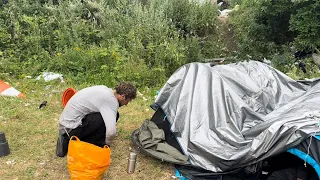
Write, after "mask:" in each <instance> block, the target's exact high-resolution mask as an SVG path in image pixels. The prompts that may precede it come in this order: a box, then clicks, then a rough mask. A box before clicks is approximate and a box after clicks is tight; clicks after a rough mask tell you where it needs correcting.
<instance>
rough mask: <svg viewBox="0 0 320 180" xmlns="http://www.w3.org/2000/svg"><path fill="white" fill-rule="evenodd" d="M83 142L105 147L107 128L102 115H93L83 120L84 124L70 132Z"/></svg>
mask: <svg viewBox="0 0 320 180" xmlns="http://www.w3.org/2000/svg"><path fill="white" fill-rule="evenodd" d="M69 135H70V137H71V136H77V137H78V138H79V139H80V140H81V141H84V142H88V143H91V144H94V145H96V146H100V147H103V146H104V145H105V137H106V126H105V124H104V121H103V118H102V116H101V114H100V113H98V112H97V113H91V114H88V115H86V116H85V117H84V118H83V119H82V124H81V125H80V126H78V127H77V128H75V129H72V130H71V131H70V132H69Z"/></svg>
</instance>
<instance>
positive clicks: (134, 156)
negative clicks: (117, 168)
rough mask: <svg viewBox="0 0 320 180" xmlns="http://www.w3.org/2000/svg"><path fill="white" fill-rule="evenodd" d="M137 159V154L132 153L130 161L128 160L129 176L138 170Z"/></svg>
mask: <svg viewBox="0 0 320 180" xmlns="http://www.w3.org/2000/svg"><path fill="white" fill-rule="evenodd" d="M136 159H137V153H136V152H130V154H129V159H128V169H127V172H128V173H129V174H132V173H134V170H135V168H136Z"/></svg>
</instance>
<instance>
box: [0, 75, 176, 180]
mask: <svg viewBox="0 0 320 180" xmlns="http://www.w3.org/2000/svg"><path fill="white" fill-rule="evenodd" d="M9 83H10V85H11V86H12V87H14V88H16V89H17V90H19V91H21V92H23V93H24V94H26V97H25V98H16V97H6V96H0V132H4V133H5V135H6V139H7V141H8V143H9V147H10V152H11V153H10V154H9V155H8V156H3V157H0V179H15V180H18V179H23V180H26V179H27V180H28V179H30V180H31V179H32V180H34V179H53V180H56V179H59V180H60V179H61V180H62V179H70V177H69V172H68V168H67V158H59V157H57V156H56V155H55V146H56V139H57V132H58V130H57V129H58V123H59V116H60V113H61V112H62V110H63V108H62V105H61V96H62V92H63V91H64V90H65V89H66V88H68V87H73V88H75V89H77V90H79V89H81V88H83V87H84V85H70V84H68V83H67V82H66V83H60V82H59V81H50V82H44V81H36V80H32V79H26V80H23V81H20V82H19V81H15V80H12V81H10V82H9ZM145 98H147V99H148V100H145ZM45 100H46V101H47V102H48V103H47V106H46V107H45V108H43V109H39V105H40V104H41V103H42V102H43V101H45ZM152 101H153V99H152V97H147V96H144V98H143V97H142V96H138V97H137V98H136V99H135V100H134V101H132V102H131V103H130V104H129V105H128V106H125V107H121V108H120V109H119V112H120V119H119V121H118V124H117V130H118V133H117V137H116V138H115V139H114V141H113V145H112V148H111V151H112V154H111V165H110V167H109V169H108V171H107V172H106V174H105V176H104V178H103V179H110V180H118V179H132V180H134V179H170V177H171V176H172V175H173V174H174V171H173V166H172V165H171V164H168V163H163V162H161V161H160V160H157V159H154V158H152V157H149V156H147V155H145V154H142V153H139V154H138V157H137V164H136V169H135V172H134V173H133V174H128V173H127V172H126V169H127V161H128V155H129V152H130V149H131V148H134V145H133V143H132V142H131V139H130V136H131V133H132V132H133V131H134V130H135V129H137V128H139V127H140V126H141V124H142V122H143V121H144V120H145V119H147V118H151V117H152V114H153V112H154V111H153V110H152V109H151V108H150V107H149V105H150V104H151V103H152Z"/></svg>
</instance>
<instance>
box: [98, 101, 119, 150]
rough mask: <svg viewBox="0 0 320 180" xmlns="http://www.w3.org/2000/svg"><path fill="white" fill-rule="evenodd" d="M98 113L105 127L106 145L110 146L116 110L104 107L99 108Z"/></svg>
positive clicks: (114, 129) (114, 127)
mask: <svg viewBox="0 0 320 180" xmlns="http://www.w3.org/2000/svg"><path fill="white" fill-rule="evenodd" d="M100 113H101V116H102V118H103V121H104V124H105V126H106V140H105V141H106V144H108V145H110V144H111V141H112V139H113V138H114V137H115V135H116V132H117V129H116V118H117V110H115V109H114V108H112V107H108V106H104V107H101V108H100Z"/></svg>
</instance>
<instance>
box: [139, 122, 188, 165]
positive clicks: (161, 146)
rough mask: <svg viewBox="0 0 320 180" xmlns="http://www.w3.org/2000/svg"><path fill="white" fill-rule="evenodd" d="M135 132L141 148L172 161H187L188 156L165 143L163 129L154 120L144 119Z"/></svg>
mask: <svg viewBox="0 0 320 180" xmlns="http://www.w3.org/2000/svg"><path fill="white" fill-rule="evenodd" d="M135 134H136V135H137V139H138V141H139V144H140V145H141V146H142V148H143V149H144V150H145V151H147V152H149V153H150V154H153V155H154V156H156V157H157V158H159V159H163V160H170V161H171V162H174V163H182V164H186V163H187V160H188V157H187V156H185V155H183V154H182V153H181V152H180V151H178V150H177V149H176V148H174V147H172V146H171V145H169V144H168V143H166V141H165V134H164V131H163V130H162V129H159V128H158V126H157V125H156V124H155V123H154V122H152V121H150V120H148V119H147V120H145V121H144V122H143V123H142V125H141V127H140V128H139V129H138V130H137V132H136V133H135Z"/></svg>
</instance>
